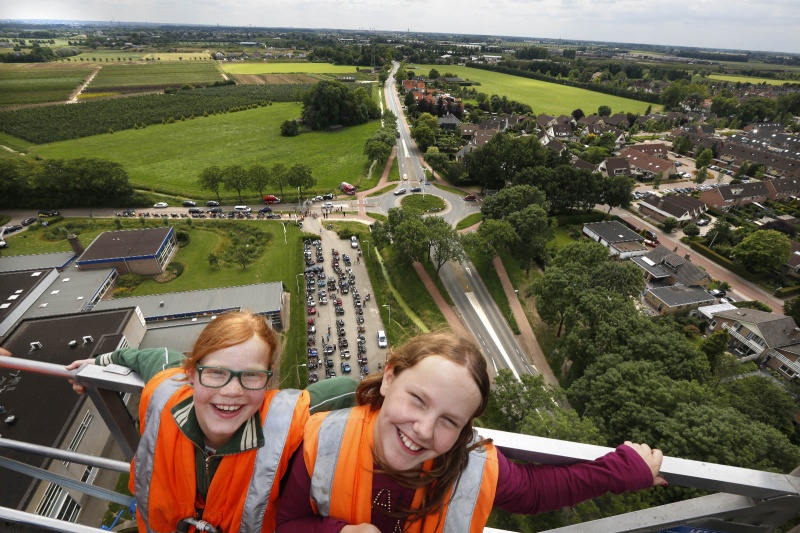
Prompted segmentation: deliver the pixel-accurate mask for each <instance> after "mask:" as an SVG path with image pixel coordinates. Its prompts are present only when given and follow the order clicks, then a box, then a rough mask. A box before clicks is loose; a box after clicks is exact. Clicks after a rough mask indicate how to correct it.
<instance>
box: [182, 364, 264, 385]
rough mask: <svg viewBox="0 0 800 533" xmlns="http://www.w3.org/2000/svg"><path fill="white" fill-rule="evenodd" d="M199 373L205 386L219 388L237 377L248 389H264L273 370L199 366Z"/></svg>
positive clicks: (201, 382)
mask: <svg viewBox="0 0 800 533" xmlns="http://www.w3.org/2000/svg"><path fill="white" fill-rule="evenodd" d="M197 374H198V376H199V377H200V384H201V385H203V386H204V387H209V388H212V389H218V388H220V387H224V386H225V385H227V384H228V383H230V381H231V380H232V379H233V378H234V377H236V378H238V379H239V384H240V385H241V386H242V388H244V389H247V390H259V389H263V388H265V387H266V386H267V383H269V378H271V377H272V370H238V371H236V370H231V369H230V368H222V367H219V366H198V367H197Z"/></svg>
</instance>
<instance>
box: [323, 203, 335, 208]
mask: <svg viewBox="0 0 800 533" xmlns="http://www.w3.org/2000/svg"><path fill="white" fill-rule="evenodd" d="M322 208H323V209H333V202H325V203H324V204H322Z"/></svg>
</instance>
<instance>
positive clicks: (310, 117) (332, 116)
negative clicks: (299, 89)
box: [302, 80, 369, 130]
mask: <svg viewBox="0 0 800 533" xmlns="http://www.w3.org/2000/svg"><path fill="white" fill-rule="evenodd" d="M302 116H303V123H304V124H306V125H307V126H308V127H309V128H311V129H312V130H324V129H327V128H328V127H329V126H333V125H342V126H352V125H355V124H363V123H365V122H366V121H367V120H368V119H369V116H368V109H366V108H365V107H364V106H363V105H362V104H361V102H357V101H356V97H355V94H354V93H353V92H352V91H350V90H349V89H348V88H347V86H345V85H344V84H343V83H341V82H338V81H332V80H322V81H320V82H318V83H317V84H316V85H314V87H313V88H312V89H311V90H310V91H309V92H308V93H306V95H305V97H304V98H303V114H302Z"/></svg>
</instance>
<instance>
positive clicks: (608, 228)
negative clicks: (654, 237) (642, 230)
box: [583, 220, 648, 259]
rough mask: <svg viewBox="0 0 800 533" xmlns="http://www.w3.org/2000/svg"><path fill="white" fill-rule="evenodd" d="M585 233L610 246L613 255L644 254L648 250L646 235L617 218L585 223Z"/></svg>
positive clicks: (631, 255) (634, 255)
mask: <svg viewBox="0 0 800 533" xmlns="http://www.w3.org/2000/svg"><path fill="white" fill-rule="evenodd" d="M583 234H584V235H586V236H587V237H589V238H590V239H592V240H593V241H597V242H599V243H600V244H602V245H603V246H605V247H606V248H608V250H609V253H610V254H611V255H614V256H618V257H619V258H620V259H628V258H630V257H636V256H640V255H644V254H646V253H647V250H648V248H647V246H645V245H644V244H643V242H644V237H642V236H641V235H639V234H638V233H636V232H635V231H631V230H630V229H629V228H628V227H626V226H625V225H624V224H623V223H622V222H619V221H617V220H612V221H610V222H592V223H589V224H584V225H583Z"/></svg>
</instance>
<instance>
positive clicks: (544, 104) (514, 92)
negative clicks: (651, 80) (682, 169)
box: [415, 65, 661, 115]
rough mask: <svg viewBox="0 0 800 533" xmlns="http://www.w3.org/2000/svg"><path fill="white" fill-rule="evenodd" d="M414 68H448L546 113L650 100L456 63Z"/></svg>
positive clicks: (631, 106) (482, 88) (634, 106)
mask: <svg viewBox="0 0 800 533" xmlns="http://www.w3.org/2000/svg"><path fill="white" fill-rule="evenodd" d="M415 68H416V70H415V72H418V73H421V74H424V75H426V76H427V75H428V72H430V70H431V69H432V68H436V69H437V70H438V71H439V72H440V73H441V74H443V75H444V73H445V72H450V73H452V74H455V75H456V76H459V77H461V78H464V79H465V80H470V81H473V82H477V83H480V85H479V86H477V87H475V88H476V89H477V90H478V92H482V93H486V94H488V95H490V96H491V95H493V94H497V95H499V96H506V97H508V98H509V99H510V100H516V101H517V102H522V103H524V104H528V105H530V106H531V107H532V108H533V111H534V112H535V113H536V114H539V113H547V114H550V115H562V114H564V115H569V114H570V113H572V111H573V110H574V109H577V108H580V109H583V112H584V113H586V114H587V115H589V114H591V113H594V112H596V111H597V108H598V107H600V106H601V105H607V106H609V107H610V108H611V111H612V113H625V112H631V113H644V112H645V111H646V110H647V107H648V106H650V105H651V104H648V103H647V102H640V101H638V100H631V99H629V98H620V97H618V96H611V95H609V94H603V93H597V92H594V91H587V90H585V89H576V88H575V87H567V86H565V85H559V84H557V83H547V82H544V81H538V80H531V79H528V78H522V77H519V76H511V75H509V74H499V73H497V72H490V71H488V70H480V69H476V68H470V67H461V66H457V65H415ZM660 108H661V106H657V105H653V106H652V110H653V111H657V110H659V109H660Z"/></svg>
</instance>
